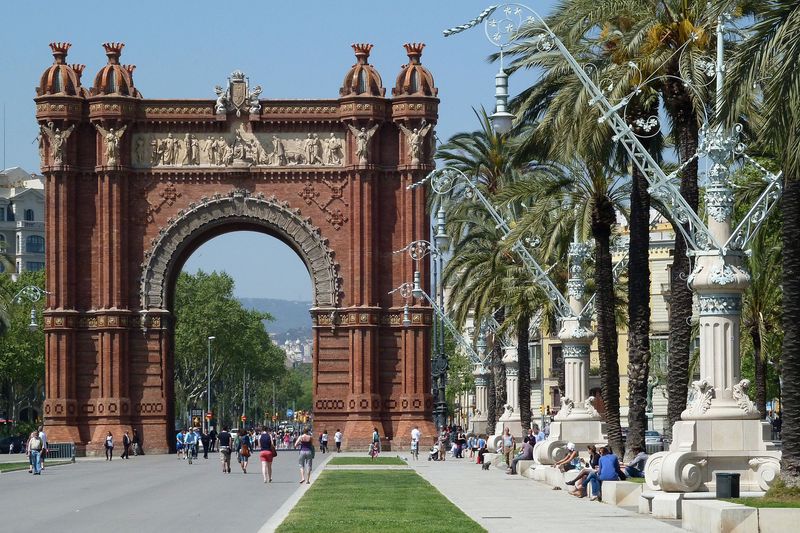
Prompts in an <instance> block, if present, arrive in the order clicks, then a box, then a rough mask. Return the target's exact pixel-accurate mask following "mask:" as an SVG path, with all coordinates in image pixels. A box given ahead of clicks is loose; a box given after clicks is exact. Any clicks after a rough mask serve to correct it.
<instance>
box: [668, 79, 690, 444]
mask: <svg viewBox="0 0 800 533" xmlns="http://www.w3.org/2000/svg"><path fill="white" fill-rule="evenodd" d="M674 70H675V72H676V74H678V77H677V78H676V79H672V78H670V80H669V81H667V82H666V84H665V85H666V87H665V95H664V104H665V107H666V109H667V112H668V113H669V114H670V116H671V118H672V122H673V125H674V128H673V131H674V132H675V136H676V140H677V147H678V155H679V156H680V160H681V161H688V160H689V159H690V158H692V157H693V156H694V154H695V153H696V152H697V142H698V128H697V117H696V115H695V112H694V108H693V107H692V101H691V97H690V94H689V92H688V89H686V88H685V87H684V86H683V83H682V82H681V81H679V79H680V76H679V73H678V72H677V63H676V64H675V67H674ZM682 174H683V175H682V178H681V185H680V193H681V195H682V196H683V198H684V199H685V200H686V203H687V204H689V207H691V208H692V209H693V210H694V211H695V212H697V205H698V189H697V160H694V161H692V162H691V163H690V164H688V165H687V166H686V167H685V168H684V169H683V173H682ZM675 223H676V222H673V224H675ZM686 252H687V243H686V241H685V240H684V239H683V236H682V235H681V233H680V232H679V231H678V230H677V229H676V231H675V255H674V256H673V261H672V271H671V276H670V303H669V311H670V313H669V361H668V366H667V370H668V374H667V393H668V395H669V401H668V404H667V429H666V433H667V434H668V435H670V436H671V435H672V426H673V424H675V422H677V421H678V420H680V418H681V413H682V412H683V410H684V409H686V396H687V393H688V391H689V378H690V376H689V363H690V359H691V354H690V350H691V347H692V325H691V323H690V321H691V318H692V303H693V299H692V290H691V289H690V288H689V286H688V285H687V284H686V280H687V278H688V276H689V274H690V273H691V270H692V265H691V261H690V260H689V257H688V256H687V254H686Z"/></svg>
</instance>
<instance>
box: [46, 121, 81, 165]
mask: <svg viewBox="0 0 800 533" xmlns="http://www.w3.org/2000/svg"><path fill="white" fill-rule="evenodd" d="M40 128H41V132H42V134H44V135H45V136H47V140H48V142H49V143H50V159H51V162H50V163H51V164H53V165H60V164H61V163H62V162H63V161H64V148H66V146H67V139H69V136H70V135H72V132H73V131H74V130H75V124H73V125H72V126H70V127H69V128H67V129H66V130H64V131H61V130H60V129H59V128H56V127H55V126H54V125H53V122H52V121H49V122H48V123H47V126H40Z"/></svg>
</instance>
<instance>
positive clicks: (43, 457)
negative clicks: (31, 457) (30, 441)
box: [37, 426, 47, 471]
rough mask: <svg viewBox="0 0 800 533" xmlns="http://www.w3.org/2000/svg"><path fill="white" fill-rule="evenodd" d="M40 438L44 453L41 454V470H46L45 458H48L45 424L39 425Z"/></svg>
mask: <svg viewBox="0 0 800 533" xmlns="http://www.w3.org/2000/svg"><path fill="white" fill-rule="evenodd" d="M37 431H38V432H39V439H41V441H42V453H40V454H39V464H40V466H41V468H40V469H39V470H40V471H42V470H44V460H45V459H46V458H47V433H45V432H44V426H39V428H38V430H37Z"/></svg>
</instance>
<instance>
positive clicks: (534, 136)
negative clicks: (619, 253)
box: [437, 0, 800, 479]
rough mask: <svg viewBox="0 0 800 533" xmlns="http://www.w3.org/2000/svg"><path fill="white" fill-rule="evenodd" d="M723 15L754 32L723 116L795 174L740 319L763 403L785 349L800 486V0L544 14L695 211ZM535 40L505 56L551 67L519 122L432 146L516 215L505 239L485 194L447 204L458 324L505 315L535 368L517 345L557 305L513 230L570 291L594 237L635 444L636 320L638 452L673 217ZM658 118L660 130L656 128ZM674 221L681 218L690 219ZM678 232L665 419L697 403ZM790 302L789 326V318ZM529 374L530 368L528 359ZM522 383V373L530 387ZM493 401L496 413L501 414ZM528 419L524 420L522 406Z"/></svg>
mask: <svg viewBox="0 0 800 533" xmlns="http://www.w3.org/2000/svg"><path fill="white" fill-rule="evenodd" d="M726 12H731V13H732V14H733V15H734V16H735V17H738V19H739V22H740V23H741V24H742V25H747V24H748V22H752V24H751V25H750V26H749V27H748V28H747V31H748V32H749V36H748V37H747V38H746V39H744V40H741V39H739V38H738V37H737V38H736V39H737V40H736V41H731V42H729V43H728V45H727V48H726V53H727V54H728V58H727V62H728V84H727V88H728V92H729V95H728V96H729V99H728V101H729V102H733V104H732V105H728V106H727V107H726V108H725V109H724V113H723V119H724V120H725V121H727V122H728V123H733V122H736V121H739V122H743V123H744V124H745V125H746V134H747V136H748V139H747V140H748V142H749V144H750V148H751V149H753V148H755V149H756V150H759V151H760V152H761V153H762V154H763V155H765V156H766V157H768V158H770V159H771V160H774V161H775V162H776V164H777V165H778V166H780V167H781V168H782V169H783V171H784V176H785V178H786V182H785V187H784V189H785V190H784V196H783V204H782V209H781V213H780V216H779V217H778V218H776V219H775V220H771V221H770V222H769V225H768V226H767V228H766V230H765V231H764V232H763V233H762V236H761V237H760V239H759V240H758V241H757V242H756V243H755V244H754V246H753V247H754V251H753V256H752V257H751V260H750V267H751V270H752V273H753V281H754V282H753V286H752V287H751V288H750V289H749V290H748V293H747V294H746V303H745V306H746V307H745V312H744V320H743V327H744V328H745V330H746V333H747V335H746V338H747V344H748V346H750V349H751V350H752V353H754V354H755V355H756V357H755V361H754V366H755V373H756V383H757V391H758V395H757V396H758V402H759V407H760V408H762V409H763V406H764V403H765V399H766V392H765V390H764V389H765V386H764V383H765V381H764V379H763V376H765V375H766V371H765V368H766V365H765V364H764V357H763V356H764V354H765V353H766V352H769V351H770V350H773V349H778V348H777V347H778V346H780V345H781V342H782V348H783V356H782V359H781V370H782V372H783V376H784V379H783V390H782V394H783V400H784V415H785V423H784V428H785V432H784V434H785V436H786V437H785V439H784V463H783V467H784V471H785V473H786V475H787V477H788V478H794V479H798V477H799V476H800V451H798V450H800V448H799V447H798V444H799V443H798V442H796V441H795V440H793V439H800V428H798V427H797V425H798V424H800V412H799V411H798V409H800V403H798V402H800V397H798V396H797V394H798V392H800V390H798V387H800V385H798V384H797V376H798V372H800V335H798V334H799V333H800V331H798V328H800V316H798V314H800V276H798V275H797V274H798V273H799V272H798V271H799V270H800V250H798V237H800V232H799V231H798V229H800V226H799V225H798V224H800V220H799V217H800V207H798V200H800V186H799V185H797V183H796V181H795V180H796V176H797V175H798V174H797V170H798V161H799V160H800V157H799V156H798V155H797V154H798V137H799V136H800V120H798V118H799V117H800V107H799V106H798V104H800V102H798V99H800V96H798V94H800V92H799V91H797V87H798V86H800V74H798V73H797V70H796V68H795V66H796V65H797V62H796V61H797V59H798V56H799V55H800V33H798V32H797V31H796V29H797V28H798V27H800V2H798V1H797V0H794V1H789V0H774V1H771V2H758V1H756V2H730V1H727V2H712V3H708V2H706V1H705V0H704V1H694V0H662V1H660V2H653V1H650V0H563V1H562V2H561V3H560V4H558V6H557V7H556V10H555V12H554V13H553V14H552V15H551V16H550V17H548V20H547V23H548V25H549V26H550V28H552V29H553V30H554V31H555V32H556V33H557V34H558V35H559V37H560V38H561V40H562V41H563V42H564V44H565V45H566V46H567V48H568V49H569V50H570V51H571V52H572V54H573V55H574V56H575V57H576V58H577V59H578V61H579V62H580V63H582V64H584V65H588V64H591V67H590V68H591V71H592V75H593V77H594V78H595V79H596V80H597V81H598V82H599V83H602V85H603V89H604V91H606V93H607V94H608V95H609V99H610V100H612V101H618V100H619V99H621V98H622V97H623V96H626V95H632V96H631V98H630V102H629V103H628V105H627V107H626V108H625V117H626V119H627V122H628V123H629V124H630V125H631V126H632V128H633V129H634V132H635V133H636V134H637V135H639V136H640V138H641V139H642V140H643V144H644V145H645V148H646V149H647V150H648V151H649V152H650V154H651V155H652V156H653V158H654V159H655V160H656V161H658V162H661V161H662V156H663V155H664V154H666V153H669V152H674V154H675V156H676V157H677V160H678V163H679V164H681V167H680V173H679V177H680V185H679V186H680V191H681V193H682V194H683V196H684V198H685V199H686V200H687V202H688V203H689V205H690V206H691V207H692V208H693V209H694V210H695V211H697V210H698V208H699V207H700V190H701V187H700V184H699V183H698V161H697V159H696V158H694V156H695V153H696V152H697V148H698V144H699V139H700V129H701V126H702V125H703V124H704V123H705V122H706V121H707V117H709V116H713V115H714V112H715V109H714V106H713V104H714V96H713V85H714V84H713V82H712V79H710V78H709V77H708V75H707V67H706V65H707V63H706V60H707V58H708V57H713V56H714V53H715V29H716V25H717V21H718V20H719V19H720V17H722V16H723V14H724V13H726ZM753 21H754V22H753ZM538 33H539V28H536V27H533V26H529V27H526V28H525V29H524V31H523V35H521V39H519V40H517V41H516V44H514V45H512V46H511V47H510V48H509V49H508V51H507V55H510V56H511V57H512V58H513V59H512V62H511V65H510V69H511V70H518V69H534V70H535V71H536V72H538V73H539V76H538V77H537V80H536V82H535V83H534V84H533V85H532V86H530V87H528V88H526V89H525V90H523V91H522V92H521V93H520V95H519V96H518V97H517V98H516V99H515V100H514V102H513V107H514V108H515V111H516V114H517V117H518V119H517V123H516V125H515V127H514V129H513V130H512V132H511V133H510V134H506V135H499V134H497V133H496V132H494V131H493V130H492V128H491V127H490V125H489V123H488V120H487V118H486V116H485V113H481V114H480V121H481V128H480V130H478V131H476V132H471V133H463V134H459V135H456V136H454V137H453V138H451V139H450V141H449V142H448V143H447V144H446V145H444V146H442V147H441V149H440V150H439V152H438V154H437V157H438V158H439V159H440V160H441V161H442V162H443V163H445V164H447V165H449V166H455V167H458V168H459V169H461V170H462V171H464V172H466V173H467V174H469V175H471V176H476V177H477V178H478V181H479V183H480V187H481V188H482V190H483V192H484V194H486V195H487V197H489V198H490V199H491V200H492V201H493V203H494V204H495V205H496V206H499V207H500V210H501V212H502V214H503V215H504V216H505V217H506V218H507V219H508V220H510V221H512V225H513V231H512V236H511V238H509V239H506V240H503V239H501V238H500V237H501V236H500V234H499V232H498V230H497V228H496V227H495V226H494V223H493V222H492V221H491V219H490V217H489V216H488V214H487V213H486V212H485V211H484V210H483V208H482V207H481V206H480V205H479V204H478V203H476V202H464V201H463V199H462V198H459V199H458V201H454V200H455V198H452V199H448V198H445V199H443V200H442V201H443V205H444V206H445V209H446V210H447V212H448V218H449V220H448V232H449V233H450V234H451V235H452V236H454V237H455V246H454V247H453V258H452V260H451V261H450V263H449V265H448V267H447V269H446V271H445V281H446V282H447V283H448V285H449V286H450V287H452V290H453V300H452V307H453V311H454V314H455V316H456V318H457V319H458V320H459V321H460V322H461V323H462V324H463V323H464V322H465V321H466V318H467V316H468V315H469V314H470V313H474V316H475V317H476V319H477V320H480V319H481V318H483V317H486V316H488V315H489V314H494V316H495V318H497V319H498V321H499V322H501V323H502V325H503V327H504V328H505V329H507V330H508V331H514V332H515V334H516V335H517V337H518V341H519V347H520V348H523V349H521V350H520V354H519V359H520V362H521V363H522V362H523V361H527V357H526V354H524V353H523V352H524V348H526V347H527V338H526V335H527V330H528V324H529V321H530V318H531V317H532V316H533V315H534V313H535V312H537V311H538V310H539V309H545V311H546V312H547V313H546V316H548V315H549V316H550V317H551V318H550V319H546V320H545V321H544V324H545V326H548V325H549V326H550V329H551V330H552V326H553V325H554V320H553V319H552V310H551V309H550V305H551V303H550V302H549V301H548V300H547V299H546V298H544V297H543V294H542V293H541V291H540V290H539V289H538V288H537V287H536V286H535V285H533V283H532V281H531V278H530V275H529V274H528V273H527V272H526V271H525V269H524V268H523V266H522V264H521V262H520V261H519V260H518V259H517V257H516V255H515V254H514V253H513V252H512V251H511V249H510V247H511V246H512V245H513V244H514V242H516V241H517V240H518V239H522V238H526V237H530V236H531V235H537V236H539V237H540V238H541V239H542V242H541V244H540V245H539V246H538V248H537V249H536V253H538V255H539V260H540V261H541V262H543V263H545V264H552V265H555V266H554V268H553V270H551V272H550V274H551V276H552V277H553V278H554V279H555V281H556V283H557V284H559V285H561V286H562V287H563V286H564V285H565V283H566V278H567V271H566V265H565V262H564V258H565V256H566V249H567V246H568V243H569V242H570V240H571V239H572V237H573V235H575V234H577V235H578V236H579V237H580V238H581V239H589V238H591V239H592V240H593V242H594V260H593V265H592V268H593V269H594V272H593V275H592V276H591V277H592V278H593V279H594V285H593V287H590V289H591V290H594V291H595V292H596V309H597V314H596V328H597V340H598V348H599V355H600V377H601V386H602V394H603V399H604V402H605V409H606V420H607V422H608V432H609V440H610V443H611V445H612V446H614V448H617V449H622V447H623V446H622V445H623V440H622V432H621V421H620V415H619V401H618V400H619V388H620V382H619V368H618V361H617V325H618V324H619V323H620V320H625V321H627V329H628V332H629V342H628V359H629V365H628V368H627V374H628V382H629V390H628V400H629V420H628V426H629V430H628V435H627V445H628V448H629V450H630V449H632V448H633V447H637V446H643V444H644V430H645V428H646V416H645V406H646V398H647V380H648V375H649V370H650V362H651V350H650V339H649V332H650V302H649V294H650V290H649V287H650V272H649V257H648V250H649V231H650V230H649V222H650V219H649V217H650V208H651V207H654V208H656V209H658V210H659V211H661V213H662V214H663V215H664V216H666V217H667V218H668V219H669V213H668V212H667V211H666V210H664V209H662V206H661V205H660V203H659V202H658V200H657V199H655V198H651V197H650V195H649V193H648V186H647V182H646V180H645V178H644V176H643V175H642V174H641V173H640V171H639V170H638V169H637V167H636V166H635V165H633V163H632V161H630V160H629V159H628V157H627V154H626V153H625V152H624V151H623V150H621V149H620V148H621V147H620V146H619V145H618V144H617V143H615V142H614V141H613V140H612V135H613V133H612V131H611V130H610V128H609V127H608V126H606V125H604V124H602V123H599V122H598V120H597V119H598V116H599V115H598V114H597V112H595V111H591V109H593V108H591V107H590V106H589V100H590V97H591V96H590V95H589V94H588V92H587V91H586V89H585V88H584V87H583V86H582V85H581V84H580V82H579V81H578V79H577V78H576V77H575V75H574V74H573V73H572V71H571V69H570V68H569V67H568V65H567V64H566V61H565V60H564V58H563V57H562V56H561V55H560V54H559V53H557V52H556V51H554V50H551V49H548V48H547V47H543V46H541V43H540V42H539V41H538V40H537V39H536V38H535V37H536V35H538ZM632 65H635V68H634V67H632ZM651 117H652V118H657V119H658V121H659V122H660V123H661V124H664V127H663V128H662V129H658V128H653V124H652V121H651V120H650V119H651ZM637 119H641V120H637ZM666 125H669V128H667V127H666ZM751 174H754V173H749V172H748V169H744V170H742V171H741V172H740V173H739V175H738V177H737V179H739V180H740V183H739V185H741V186H740V187H738V188H737V189H736V190H737V194H739V196H740V198H741V199H742V200H749V199H752V198H753V196H752V195H753V194H758V192H759V191H760V189H761V187H763V184H762V183H761V182H760V180H758V179H757V178H756V177H755V176H754V175H751ZM460 192H461V191H459V190H455V191H454V194H456V195H458V194H459V193H460ZM738 205H741V203H739V204H738ZM617 214H621V215H622V216H624V217H625V218H626V220H627V223H628V226H629V230H630V238H629V245H628V246H629V250H628V252H629V261H630V262H629V268H628V272H629V275H628V277H627V283H625V285H626V287H620V286H616V287H615V284H614V281H613V276H612V262H611V246H612V244H613V240H614V238H615V224H616V221H617ZM742 214H743V213H741V212H740V213H738V215H739V216H741V215H742ZM670 222H672V223H673V226H674V225H676V224H677V223H678V222H677V221H675V220H670ZM781 222H782V223H781ZM779 227H782V231H783V243H782V258H783V265H782V271H783V278H782V279H783V305H782V308H781V307H779V306H780V305H781V298H780V296H781V295H780V292H781V291H780V289H778V288H777V287H778V284H777V283H776V280H777V279H779V278H780V276H781V267H780V257H781V246H780V243H779V242H777V240H776V239H775V238H774V233H770V230H772V231H773V232H774V231H776V230H777V229H778V228H779ZM771 235H772V237H771ZM675 240H676V242H675V250H674V256H673V265H672V269H671V279H670V324H669V327H670V334H669V343H668V346H669V354H668V369H667V390H668V394H669V408H668V425H669V427H670V428H671V426H672V424H673V423H674V422H675V421H677V420H678V419H679V418H680V414H681V412H682V411H683V410H684V409H685V407H686V398H687V390H688V384H689V378H690V363H691V353H692V349H691V344H692V339H693V332H692V324H691V316H692V293H691V291H690V289H689V288H688V286H687V283H686V278H687V276H688V275H689V273H690V272H691V268H692V265H691V261H690V258H689V257H688V255H687V244H686V242H685V241H684V239H683V238H682V236H681V234H680V233H679V232H676V239H675ZM624 288H627V291H625V290H622V289H624ZM781 309H782V316H783V328H782V331H783V333H782V334H781V333H780V331H779V330H780V329H781V328H780V327H779V324H778V320H777V317H778V316H780V314H781ZM523 341H524V342H523ZM496 348H497V347H496ZM494 352H495V353H494V355H493V358H492V363H493V364H492V371H493V374H494V380H493V384H494V392H495V393H496V396H497V405H496V406H495V408H496V407H497V406H499V405H502V403H503V402H504V399H502V398H503V396H504V391H502V390H501V389H502V387H503V386H504V383H505V379H504V376H503V375H502V373H503V370H502V365H500V364H499V357H500V353H499V349H495V351H494ZM520 374H521V375H526V374H525V373H523V369H522V368H520ZM787 376H793V377H794V378H793V379H787ZM526 382H527V380H522V385H525V383H526ZM788 382H793V384H791V385H789V384H788ZM528 386H529V383H528ZM526 388H528V387H525V386H521V387H520V400H523V399H524V398H528V397H529V390H525V389H526ZM491 393H492V391H491V390H490V394H491ZM490 403H491V402H490ZM492 411H493V409H492V406H491V405H490V412H489V417H490V422H491V421H492V420H493V418H494V413H493V412H492ZM522 414H523V416H526V415H528V411H527V410H525V409H524V406H523V410H522ZM523 423H527V421H526V420H524V421H523ZM490 429H492V428H490Z"/></svg>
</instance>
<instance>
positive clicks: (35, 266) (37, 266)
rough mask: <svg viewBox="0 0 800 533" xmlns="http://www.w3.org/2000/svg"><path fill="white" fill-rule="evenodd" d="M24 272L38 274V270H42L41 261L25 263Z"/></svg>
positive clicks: (42, 264)
mask: <svg viewBox="0 0 800 533" xmlns="http://www.w3.org/2000/svg"><path fill="white" fill-rule="evenodd" d="M25 270H28V271H30V272H38V271H39V270H44V263H43V262H41V261H27V262H26V263H25Z"/></svg>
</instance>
